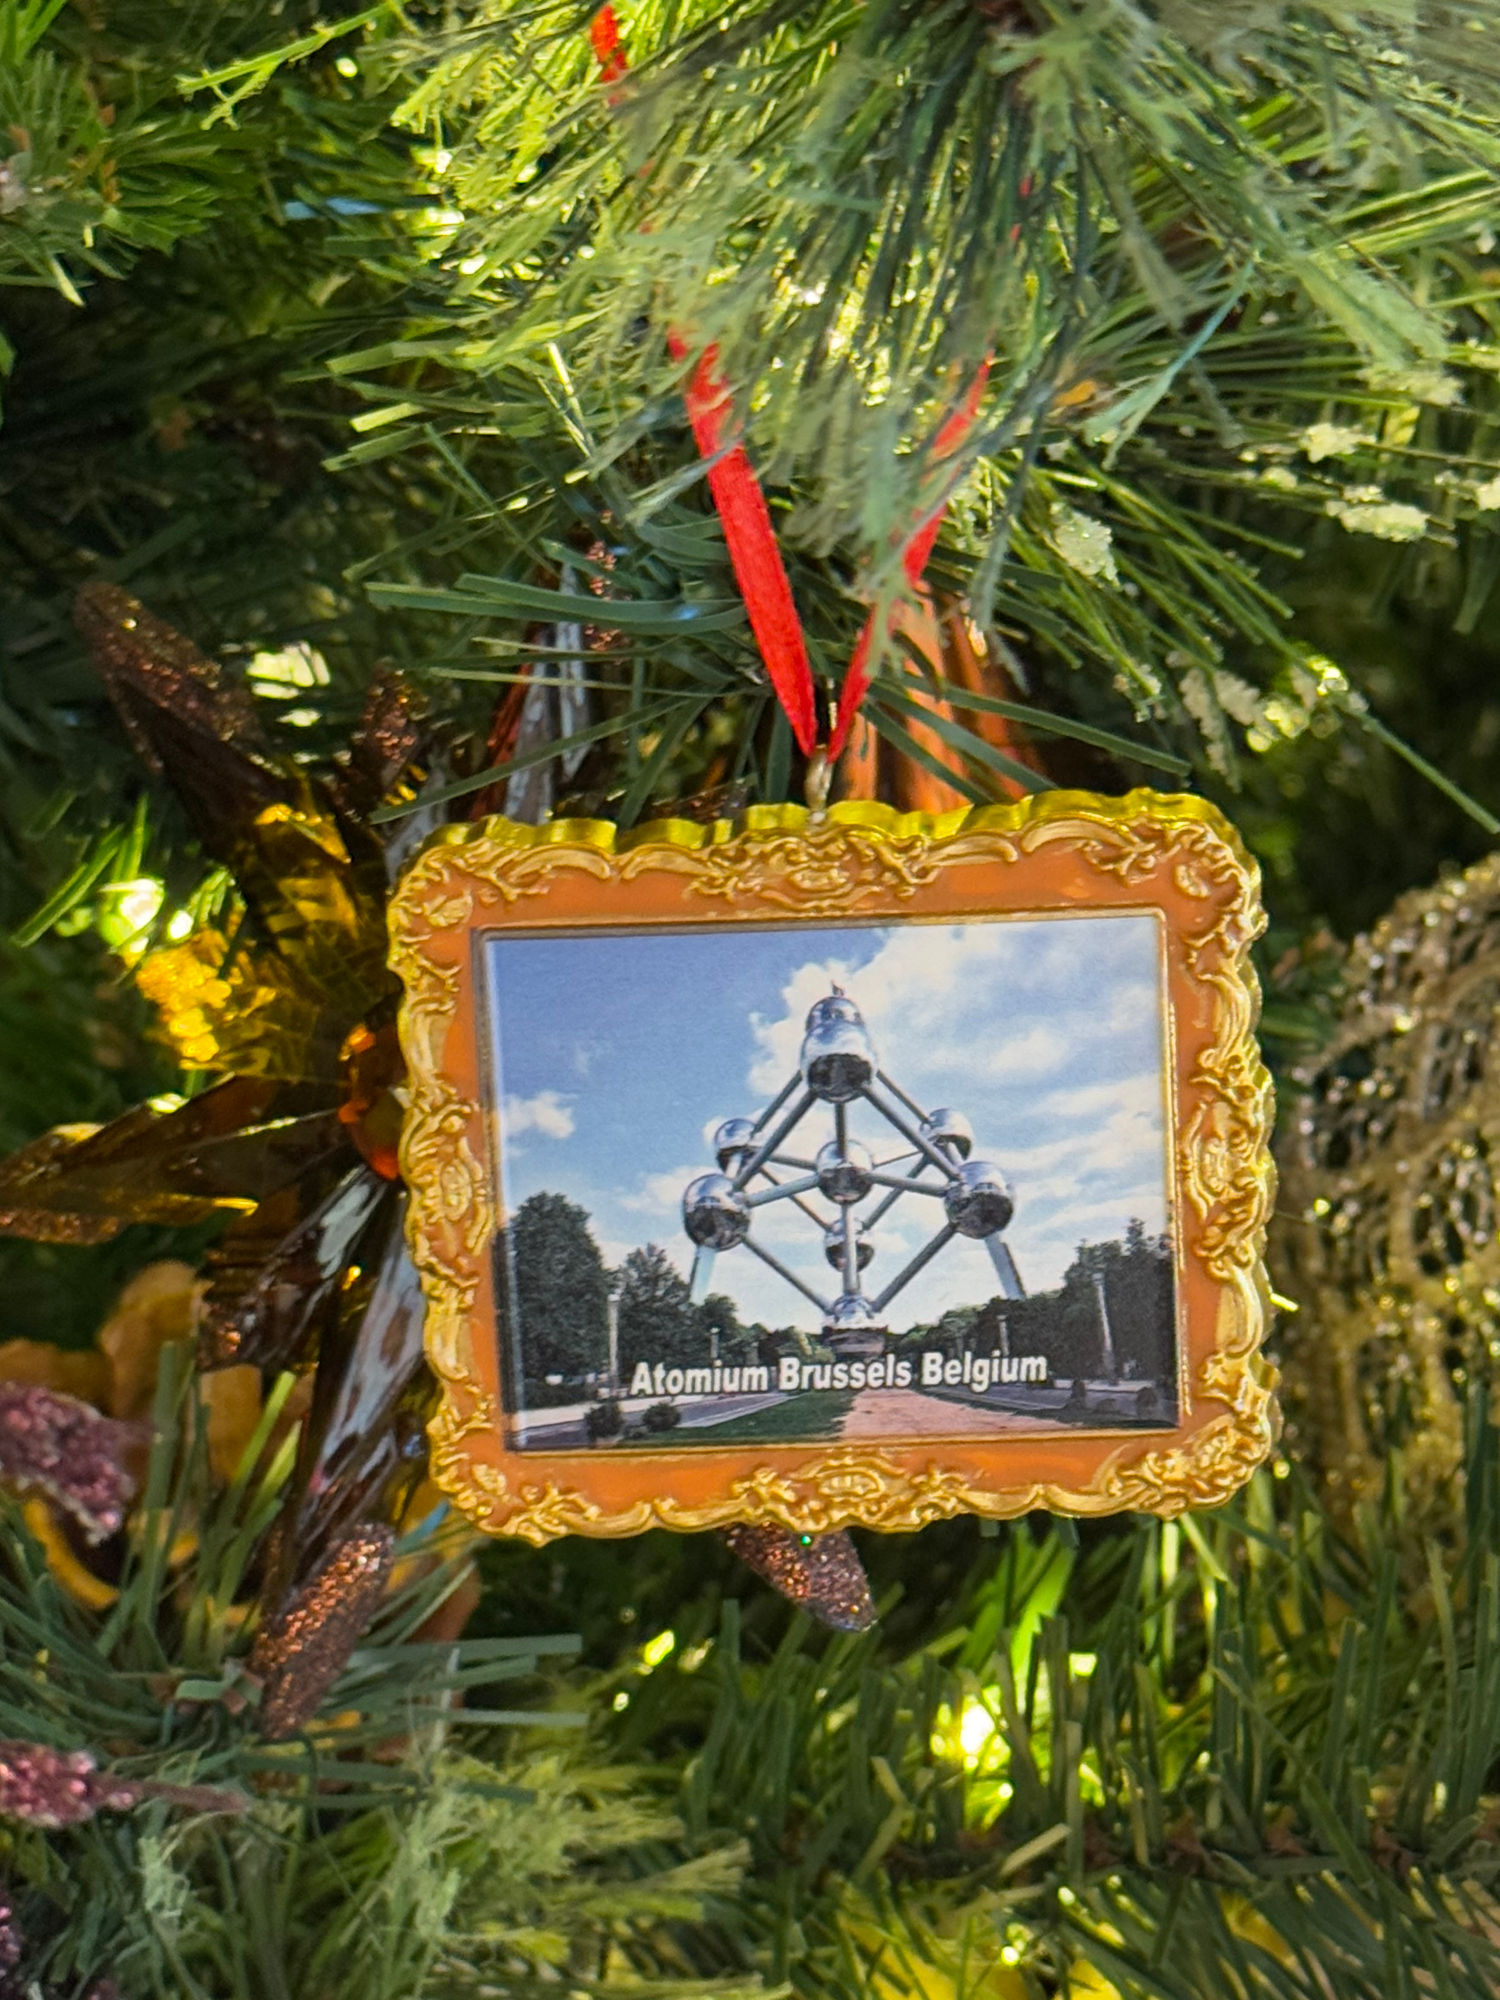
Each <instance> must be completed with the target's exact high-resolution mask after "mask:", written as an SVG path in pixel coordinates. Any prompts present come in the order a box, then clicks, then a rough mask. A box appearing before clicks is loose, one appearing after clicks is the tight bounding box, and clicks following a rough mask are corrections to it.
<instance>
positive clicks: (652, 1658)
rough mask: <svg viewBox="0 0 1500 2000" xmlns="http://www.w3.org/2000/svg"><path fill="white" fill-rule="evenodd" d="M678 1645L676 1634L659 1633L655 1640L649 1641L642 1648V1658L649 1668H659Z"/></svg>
mask: <svg viewBox="0 0 1500 2000" xmlns="http://www.w3.org/2000/svg"><path fill="white" fill-rule="evenodd" d="M676 1644H677V1634H676V1633H675V1632H658V1633H657V1635H656V1637H655V1638H654V1639H648V1640H647V1641H646V1643H645V1645H644V1646H642V1648H641V1658H642V1659H643V1660H644V1661H645V1663H646V1665H647V1666H648V1667H659V1666H660V1665H661V1663H662V1661H663V1660H664V1659H665V1658H666V1657H667V1655H668V1654H669V1653H670V1652H671V1650H672V1648H673V1647H674V1646H675V1645H676Z"/></svg>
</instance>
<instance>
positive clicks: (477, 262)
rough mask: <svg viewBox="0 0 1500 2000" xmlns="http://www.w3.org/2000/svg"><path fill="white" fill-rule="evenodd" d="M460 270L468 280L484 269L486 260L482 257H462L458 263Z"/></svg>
mask: <svg viewBox="0 0 1500 2000" xmlns="http://www.w3.org/2000/svg"><path fill="white" fill-rule="evenodd" d="M458 268H459V270H460V271H462V272H463V274H464V276H465V277H466V278H472V277H473V275H474V273H475V272H476V271H482V270H483V269H484V258H483V257H482V256H480V257H461V258H460V259H459V261H458Z"/></svg>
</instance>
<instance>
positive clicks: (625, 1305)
mask: <svg viewBox="0 0 1500 2000" xmlns="http://www.w3.org/2000/svg"><path fill="white" fill-rule="evenodd" d="M620 1278H621V1284H620V1372H621V1374H622V1375H623V1376H624V1377H625V1378H626V1379H627V1380H628V1379H629V1376H630V1374H631V1372H632V1370H634V1369H635V1368H636V1367H637V1366H638V1365H639V1364H640V1363H641V1362H643V1361H644V1362H647V1363H649V1364H651V1365H652V1366H655V1364H656V1363H657V1362H658V1361H659V1362H661V1363H662V1364H663V1366H665V1367H668V1368H672V1367H677V1366H683V1367H685V1366H687V1365H688V1364H689V1363H691V1364H692V1365H693V1366H695V1367H697V1366H701V1365H702V1364H703V1363H704V1362H705V1361H707V1359H708V1327H707V1325H706V1324H705V1320H704V1314H703V1310H702V1308H701V1307H698V1306H695V1305H694V1304H693V1302H692V1299H691V1296H690V1295H689V1292H688V1287H687V1282H686V1280H685V1279H684V1278H683V1277H682V1276H681V1274H680V1273H679V1271H678V1269H677V1267H676V1265H675V1264H674V1263H673V1262H672V1259H671V1257H670V1256H669V1255H668V1254H667V1252H666V1251H665V1250H663V1249H662V1247H661V1245H660V1244H659V1243H648V1244H647V1245H646V1246H645V1248H644V1249H641V1250H632V1251H631V1252H630V1254H629V1256H628V1257H627V1258H626V1259H625V1261H624V1263H623V1264H622V1265H621V1266H620ZM658 1407H670V1406H658ZM650 1416H651V1412H650V1411H649V1410H648V1411H647V1413H646V1418H647V1421H648V1422H649V1420H650Z"/></svg>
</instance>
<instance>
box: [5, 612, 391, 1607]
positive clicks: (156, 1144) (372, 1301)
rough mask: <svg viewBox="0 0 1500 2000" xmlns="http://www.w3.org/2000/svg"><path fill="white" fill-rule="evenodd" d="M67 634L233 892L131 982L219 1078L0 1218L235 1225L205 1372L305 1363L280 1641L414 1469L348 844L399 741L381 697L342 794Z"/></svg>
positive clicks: (234, 719) (378, 961) (100, 647)
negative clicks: (321, 1579)
mask: <svg viewBox="0 0 1500 2000" xmlns="http://www.w3.org/2000/svg"><path fill="white" fill-rule="evenodd" d="M78 618H79V624H80V627H81V629H82V630H83V632H84V634H85V636H86V637H87V639H88V640H89V643H90V647H91V649H92V651H93V653H94V657H95V659H96V662H97V663H98V666H99V669H100V672H101V675H102V676H103V678H104V681H105V684H106V686H107V688H108V690H109V692H110V694H111V697H112V698H113V700H114V702H115V705H116V707H117V708H118V710H119V712H120V715H121V718H122V721H123V723H124V725H125V728H126V730H127V733H128V734H129V735H130V737H131V740H132V742H133V743H134V744H135V746H136V748H137V750H138V751H139V752H140V753H141V755H142V756H143V758H144V759H145V761H146V762H147V763H148V765H150V766H151V768H152V769H154V770H156V771H157V772H158V773H159V774H160V775H162V776H164V777H165V778H166V779H167V781H168V782H169V783H170V784H171V785H172V787H173V789H174V790H175V791H176V792H177V794H178V797H179V798H180V800H181V802H182V805H183V807H184V809H185V811H186V813H187V815H188V818H189V821H190V823H191V825H192V827H193V831H194V833H195V834H196V836H197V838H198V840H199V841H200V843H201V845H202V846H203V848H204V850H205V852H206V853H207V854H208V855H209V856H210V857H211V858H213V859H215V860H217V861H219V862H221V863H222V864H223V865H224V866H225V867H226V868H227V869H228V870H229V871H230V873H231V876H232V878H233V882H234V885H235V889H236V892H237V902H236V903H235V905H234V906H233V907H232V908H231V910H230V913H229V915H228V917H227V919H225V920H224V921H222V922H220V923H216V924H211V925H202V926H200V927H199V928H198V929H197V930H196V931H195V932H193V933H192V934H191V935H190V936H189V937H188V938H187V939H185V940H183V941H182V942H180V943H178V944H174V945H168V946H166V947H164V948H162V949H160V950H158V951H155V952H153V953H150V954H149V955H148V956H147V957H146V958H145V959H144V960H143V961H142V962H141V963H140V965H139V966H138V967H137V968H136V976H137V979H138V983H139V984H140V985H141V987H142V989H143V991H145V992H146V993H147V994H148V996H149V997H150V998H152V999H153V1000H154V1001H155V1002H156V1003H157V1006H158V1009H159V1013H160V1018H161V1022H162V1028H163V1032H164V1033H165V1034H166V1036H167V1039H168V1040H169V1042H170V1043H171V1044H172V1045H173V1046H174V1047H175V1049H176V1050H177V1052H178V1053H179V1055H180V1057H181V1059H182V1060H183V1062H184V1064H185V1065H187V1066H190V1067H196V1068H200V1069H207V1070H209V1071H210V1072H212V1073H214V1074H216V1075H217V1077H218V1078H219V1080H218V1081H216V1082H214V1083H211V1084H210V1086H209V1087H208V1088H207V1089H206V1090H204V1091H203V1092H202V1093H201V1094H200V1095H199V1096H197V1097H194V1098H192V1099H190V1100H188V1101H186V1102H183V1101H180V1100H173V1099H166V1100H161V1099H158V1100H154V1101H153V1102H151V1103H149V1104H146V1105H142V1106H141V1107H139V1108H138V1109H137V1110H135V1111H132V1112H129V1113H127V1114H126V1115H125V1116H124V1117H122V1118H119V1119H116V1120H115V1121H114V1122H113V1123H112V1124H110V1125H107V1126H105V1127H103V1128H102V1129H100V1130H97V1131H93V1130H89V1129H87V1128H84V1129H79V1128H71V1129H69V1130H67V1131H65V1132H63V1133H60V1134H51V1135H48V1137H47V1139H45V1140H44V1141H42V1142H40V1143H39V1144H38V1145H34V1146H32V1147H28V1148H27V1149H25V1151H24V1152H23V1153H21V1154H18V1155H14V1156H12V1158H11V1159H10V1160H8V1161H6V1162H4V1163H3V1165H0V1210H3V1211H4V1212H5V1213H6V1215H7V1217H8V1222H7V1226H8V1227H9V1228H10V1229H11V1230H12V1231H13V1232H15V1233H24V1234H38V1233H45V1234H48V1235H52V1236H57V1235H58V1234H61V1235H62V1237H63V1238H64V1240H67V1239H68V1238H69V1237H71V1238H73V1239H74V1240H96V1239H97V1238H98V1237H99V1236H101V1235H106V1234H108V1233H110V1232H112V1231H114V1230H116V1229H118V1228H120V1227H121V1226H123V1224H124V1223H126V1222H138V1221H150V1222H162V1223H177V1222H197V1221H204V1220H207V1219H209V1218H210V1217H213V1216H216V1215H218V1216H227V1217H228V1218H230V1220H229V1224H228V1227H227V1228H226V1229H225V1230H224V1232H223V1234H222V1235H221V1236H220V1237H219V1239H218V1241H217V1242H216V1243H215V1245H214V1247H213V1249H212V1250H211V1251H210V1253H209V1256H208V1259H207V1262H206V1276H207V1282H206V1286H205V1289H204V1296H203V1298H202V1301H201V1306H197V1302H195V1307H197V1309H196V1310H195V1315H194V1316H195V1318H196V1320H197V1322H198V1325H199V1332H200V1341H201V1346H202V1350H203V1359H204V1362H205V1364H206V1365H207V1366H209V1367H210V1368H219V1367H227V1368H228V1369H229V1371H230V1372H231V1373H232V1374H236V1375H238V1374H239V1371H240V1370H241V1369H243V1368H245V1367H247V1366H250V1365H253V1367H254V1368H255V1369H256V1370H260V1369H271V1370H275V1369H280V1368H283V1367H295V1366H299V1365H300V1366H306V1365H308V1364H314V1366H313V1375H312V1384H313V1386H312V1390H311V1395H310V1399H309V1406H308V1409H307V1413H306V1416H305V1420H304V1422H303V1425H302V1443H301V1449H300V1453H299V1459H298V1465H297V1471H296V1475H295V1478H294V1482H293V1487H292V1495H291V1499H290V1502H289V1507H288V1512H287V1514H286V1515H285V1516H284V1517H283V1519H282V1521H281V1523H280V1526H279V1532H278V1534H277V1537H276V1542H275V1549H274V1552H273V1560H272V1561H271V1562H270V1563H269V1565H268V1566H267V1570H266V1574H265V1578H264V1582H263V1611H264V1615H265V1617H266V1619H267V1621H268V1622H269V1623H270V1624H271V1625H273V1626H274V1624H275V1621H276V1620H277V1619H278V1618H279V1617H282V1616H283V1615H289V1613H290V1609H291V1607H292V1606H293V1605H294V1603H295V1602H296V1600H297V1593H298V1591H299V1589H300V1588H301V1587H302V1586H304V1585H305V1584H306V1583H307V1582H308V1581H309V1578H310V1577H311V1576H312V1575H314V1574H315V1573H317V1572H318V1571H319V1569H320V1565H321V1564H322V1563H323V1561H324V1559H325V1552H326V1551H328V1550H329V1549H331V1548H335V1547H337V1546H339V1545H340V1544H341V1543H342V1542H343V1541H344V1540H345V1539H346V1538H347V1537H349V1536H350V1535H351V1534H354V1533H357V1532H361V1531H365V1530H366V1524H368V1523H372V1522H373V1523H374V1524H376V1525H375V1527H374V1528H373V1529H370V1530H369V1532H375V1533H379V1532H383V1531H384V1530H383V1528H382V1527H381V1525H380V1524H382V1523H388V1522H390V1521H391V1520H393V1519H395V1518H397V1517H398V1516H399V1515H400V1514H401V1512H402V1510H403V1508H404V1506H405V1504H406V1501H407V1499H408V1498H409V1496H410V1494H411V1492H412V1490H413V1488H414V1486H415V1484H416V1481H417V1479H418V1476H419V1474H420V1470H421V1461H422V1424H423V1419H424V1416H425V1406H426V1399H427V1386H426V1379H425V1373H424V1370H423V1366H422V1354H421V1333H420V1315H419V1314H417V1313H415V1312H414V1311H413V1309H412V1304H413V1299H414V1296H415V1278H414V1274H413V1273H412V1272H411V1269H410V1266H409V1264H408V1262H407V1259H406V1254H405V1250H404V1247H403V1241H402V1227H401V1222H402V1217H401V1208H402V1195H401V1190H400V1187H399V1184H398V1183H397V1181H396V1179H395V1173H396V1167H395V1158H394V1150H395V1149H394V1138H395V1132H396V1129H397V1127H398V1125H399V1118H400V1110H399V1104H398V1103H397V1101H396V1098H395V1095H394V1091H395V1086H396V1084H397V1083H398V1081H399V1075H400V1070H399V1056H398V1053H397V1051H396V1048H395V1038H394V1034H393V1032H392V1031H391V1027H390V1014H391V1010H392V1005H393V999H394V994H393V988H392V982H391V979H390V975H389V974H388V972H387V971H386V969H385V963H384V959H385V899H386V893H387V875H386V856H385V854H384V852H383V851H382V847H381V844H380V842H379V840H378V839H377V838H376V836H375V835H374V834H373V833H372V832H371V831H370V830H369V828H368V827H367V825H366V824H365V815H366V814H367V813H368V812H369V811H370V810H372V809H373V808H374V807H375V806H376V805H379V804H381V803H382V802H384V803H390V802H392V801H393V800H395V801H399V800H401V799H404V798H407V797H409V796H410V785H411V783H413V782H415V781H416V778H417V776H418V775H419V771H418V769H417V767H416V766H415V765H414V761H413V760H414V758H415V756H416V754H417V747H418V735H417V728H416V724H415V721H414V719H413V717H412V716H411V714H410V713H409V710H408V708H407V705H406V703H405V701H404V698H403V697H402V696H401V694H400V691H399V690H398V689H396V688H395V687H394V686H393V685H392V684H391V683H389V682H378V683H377V684H376V686H375V687H374V689H373V690H372V693H371V696H370V699H369V703H368V706H367V710H366V714H365V718H364V721H363V723H362V725H361V728H360V730H359V732H358V734H357V736H356V738H355V741H354V743H353V745H352V747H351V749H350V752H349V754H348V756H347V758H346V759H345V760H344V763H343V766H342V769H341V770H340V772H339V773H338V778H337V782H336V783H334V784H324V783H320V782H319V781H317V780H315V779H314V778H312V777H311V776H309V775H308V774H307V773H306V772H305V771H304V770H303V769H302V767H301V766H299V765H298V764H296V763H295V762H294V761H292V760H291V759H289V758H284V757H280V756H278V755H277V754H276V752H275V751H274V749H273V748H272V747H271V746H270V745H269V744H268V742H267V740H266V738H265V736H264V733H263V731H262V729H261V726H260V723H259V719H258V716H257V714H256V711H255V707H254V704H253V702H252V701H251V700H250V698H249V696H248V695H247V694H245V693H244V691H243V690H242V689H241V688H240V687H239V686H238V685H237V684H236V683H234V682H233V681H232V680H230V679H229V678H228V677H227V676H225V675H224V674H223V673H222V672H221V671H220V669H218V668H217V667H216V666H215V665H214V664H213V663H212V662H211V661H208V660H206V659H204V658H203V656H202V655H201V654H199V653H198V652H197V650H196V649H195V648H193V647H192V646H191V645H190V644H189V643H188V642H187V641H186V640H184V639H183V638H182V637H181V636H180V635H179V634H177V633H176V632H174V631H173V630H172V629H171V628H170V627H168V626H165V625H163V624H162V623H161V621H159V620H157V619H155V618H153V617H152V616H151V614H150V613H149V612H148V611H146V609H145V608H144V607H143V606H141V605H140V604H138V603H137V602H136V601H135V600H134V599H132V598H130V597H129V596H128V595H127V594H126V593H125V592H123V591H121V590H119V589H117V588H115V587H114V586H110V585H94V586H90V587H89V588H88V589H86V590H85V591H84V592H82V593H81V595H80V599H79V607H78ZM151 1379H153V1380H154V1371H153V1373H152V1378H151ZM239 1379H240V1381H241V1382H243V1381H244V1379H245V1378H244V1376H243V1375H239Z"/></svg>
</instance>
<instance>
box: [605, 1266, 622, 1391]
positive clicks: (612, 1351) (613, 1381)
mask: <svg viewBox="0 0 1500 2000" xmlns="http://www.w3.org/2000/svg"><path fill="white" fill-rule="evenodd" d="M624 1289H625V1280H624V1279H623V1278H622V1277H621V1276H620V1274H619V1272H618V1271H612V1272H611V1273H610V1279H609V1290H608V1292H607V1293H606V1295H605V1326H606V1329H607V1335H608V1340H609V1374H608V1380H609V1393H610V1395H611V1396H613V1397H618V1396H619V1393H620V1294H621V1292H623V1291H624Z"/></svg>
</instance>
